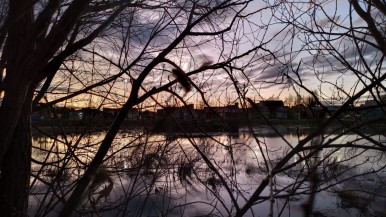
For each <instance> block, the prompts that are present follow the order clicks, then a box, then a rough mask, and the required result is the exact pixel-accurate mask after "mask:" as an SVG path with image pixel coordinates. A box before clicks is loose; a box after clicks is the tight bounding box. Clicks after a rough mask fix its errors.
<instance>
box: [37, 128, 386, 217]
mask: <svg viewBox="0 0 386 217" xmlns="http://www.w3.org/2000/svg"><path fill="white" fill-rule="evenodd" d="M140 134H141V133H140V132H138V133H137V134H136V135H132V134H120V135H119V136H118V138H117V139H116V141H115V143H114V146H113V147H112V148H111V152H110V153H109V156H108V157H107V159H108V160H107V161H106V163H105V166H106V168H109V169H110V170H112V171H116V172H114V174H112V176H113V177H114V178H115V186H114V192H113V193H111V194H110V197H109V198H110V199H109V202H107V203H102V204H98V207H103V206H104V205H108V204H109V203H110V202H114V201H115V202H116V201H118V202H120V203H122V204H128V205H127V206H126V205H124V206H119V207H120V208H119V209H118V210H120V211H119V212H122V213H126V214H125V215H126V216H161V215H162V214H166V213H167V214H168V216H199V215H204V214H207V213H210V212H212V213H213V214H216V215H217V214H219V213H221V214H222V215H225V216H227V215H228V214H227V212H230V213H233V214H234V213H235V208H234V207H233V208H232V206H231V205H232V202H231V199H230V197H229V195H228V193H227V191H226V189H225V187H224V186H223V185H222V184H221V181H220V180H219V179H218V177H217V176H216V175H215V173H214V172H213V171H211V170H210V166H208V165H207V164H206V163H205V162H204V160H203V159H202V157H201V156H200V155H199V153H198V151H197V150H196V149H195V148H198V149H199V150H200V151H201V152H202V153H203V154H205V156H207V157H208V159H209V160H210V161H211V162H212V164H213V165H214V166H215V167H217V168H220V174H221V175H222V176H223V177H224V179H225V181H226V182H227V183H229V184H230V189H231V191H232V194H233V196H234V197H235V199H236V200H237V202H238V204H239V205H240V206H242V205H243V204H244V203H245V199H244V198H249V197H250V196H251V194H252V193H253V191H254V190H255V189H256V188H257V186H258V184H259V183H260V182H261V180H262V179H263V178H264V177H265V176H266V175H267V172H266V164H265V162H268V167H269V168H272V166H273V165H275V163H276V162H277V161H278V160H280V159H281V157H283V155H284V154H285V153H288V152H289V150H290V149H291V147H290V146H289V145H288V144H286V143H285V142H283V139H284V140H286V141H287V142H288V143H290V144H291V145H292V146H294V145H296V144H297V142H298V141H299V139H304V138H305V135H295V134H288V135H285V136H283V138H280V137H277V136H272V135H270V136H258V137H256V138H255V137H253V136H252V135H251V134H249V133H248V132H246V131H240V133H239V134H235V135H232V136H228V135H225V134H217V135H213V136H212V137H210V138H209V137H202V136H201V137H191V138H183V137H178V136H173V137H170V136H163V135H153V136H150V137H140V136H139V135H140ZM335 136H336V135H330V136H328V137H327V138H325V139H324V140H323V141H329V139H334V137H335ZM78 138H79V137H78V136H77V135H74V136H73V137H71V138H67V140H68V141H67V144H71V145H74V144H76V141H77V139H78ZM102 138H103V137H102V135H101V134H95V135H92V136H91V137H89V138H87V139H83V140H81V142H80V143H79V145H78V146H79V150H76V154H77V156H78V158H79V159H78V160H80V161H83V162H82V163H88V162H89V161H90V160H91V158H92V157H93V156H94V154H93V153H94V152H95V150H96V149H97V147H98V145H99V144H100V142H101V140H102ZM373 138H374V139H376V140H377V141H381V142H383V143H384V142H385V137H384V136H379V137H373ZM59 140H60V141H56V142H54V141H53V140H52V139H49V138H34V140H33V142H34V146H35V147H38V149H37V148H34V149H33V157H34V159H37V160H40V161H42V160H44V159H45V158H46V157H47V153H48V152H47V151H43V150H42V149H46V150H51V151H52V152H59V154H56V153H55V154H50V157H49V159H50V160H53V161H55V160H58V159H60V158H62V157H63V156H65V153H66V151H67V150H68V147H67V146H66V145H65V143H66V142H64V140H63V139H60V138H59ZM347 142H352V143H355V144H360V145H366V144H367V145H369V144H368V142H366V141H364V140H363V139H361V138H360V137H358V136H357V135H346V136H344V137H340V138H338V139H334V142H333V143H334V144H345V143H347ZM308 145H309V144H308ZM307 153H309V151H303V152H301V153H300V155H296V156H295V157H293V158H292V159H291V160H290V161H289V162H288V163H289V164H290V163H294V162H297V161H298V160H299V159H300V157H304V156H305V155H307ZM356 154H358V151H353V150H349V149H339V150H338V151H335V152H331V150H329V149H325V150H323V151H322V152H321V153H319V159H322V158H323V157H324V156H329V159H330V161H327V160H326V161H324V162H322V163H321V164H320V165H319V167H321V166H326V165H328V163H329V162H330V163H331V162H332V161H335V162H342V164H343V165H350V166H352V167H353V166H354V165H356V164H361V165H360V168H361V171H366V170H369V169H379V168H380V167H382V166H384V165H385V163H386V161H385V157H384V156H381V155H380V154H379V153H378V152H376V151H367V152H364V153H363V154H361V155H360V156H357V157H356ZM143 156H147V157H143ZM352 157H354V158H353V159H350V160H347V159H349V158H352ZM144 159H145V160H144ZM374 162H377V163H378V164H374ZM182 163H184V164H182ZM189 163H190V164H189ZM68 165H70V166H71V167H73V169H72V171H71V172H70V174H73V175H80V174H81V173H82V171H81V170H80V169H79V168H76V165H79V162H78V163H75V162H69V164H68ZM181 165H185V166H186V165H190V166H191V167H182V166H181ZM306 166H307V164H306V163H305V162H304V161H303V162H301V163H299V164H297V165H296V166H295V167H293V168H291V169H290V170H288V171H290V172H291V171H292V172H296V171H299V169H301V168H304V167H306ZM136 167H138V168H140V170H138V169H137V170H134V169H133V168H136ZM147 167H149V168H147ZM319 167H318V170H319ZM189 168H190V169H192V171H190V172H191V174H190V173H189V174H188V171H185V172H181V171H182V170H183V169H185V170H188V169H189ZM38 169H39V167H38V166H37V165H36V164H35V165H33V171H37V170H38ZM74 171H76V172H74ZM288 171H287V172H288ZM355 171H356V172H358V171H359V169H356V170H350V169H347V168H345V170H344V171H343V172H342V174H340V175H342V178H345V177H348V176H350V175H352V174H353V172H355ZM43 174H44V173H43ZM138 174H146V175H144V176H139V175H138ZM187 174H188V175H187ZM383 174H384V173H383ZM292 175H293V174H292ZM292 175H291V174H288V173H287V174H286V173H279V174H278V175H276V176H275V179H274V183H275V185H274V186H273V188H274V189H273V190H274V193H275V194H276V196H279V195H286V194H288V193H289V192H290V191H291V189H292V188H293V185H292V184H293V183H294V178H295V177H297V178H302V177H301V176H292ZM381 178H382V179H383V180H384V181H385V176H383V177H382V176H381ZM359 179H360V178H358V180H359ZM361 179H362V181H363V180H364V181H366V180H367V179H369V180H370V179H371V178H361ZM358 180H357V179H355V180H353V182H354V181H358ZM359 181H361V180H359ZM366 183H368V182H365V183H362V184H363V185H365V184H366ZM308 184H309V182H307V181H305V182H304V183H303V184H302V185H300V187H299V188H298V189H297V191H296V192H301V191H302V190H304V187H307V186H308ZM326 184H327V182H326ZM344 186H349V187H352V186H354V185H353V184H347V185H339V186H338V187H340V188H342V187H344ZM34 189H35V190H36V189H40V190H42V189H44V187H43V188H42V187H41V188H38V187H37V188H34ZM269 193H270V191H269V188H266V189H265V190H264V191H263V193H262V194H261V196H262V197H264V198H266V197H268V196H269ZM125 195H126V196H125ZM127 195H131V198H129V199H127ZM216 197H217V198H216ZM306 198H307V197H304V196H303V197H301V196H292V197H290V201H289V203H285V202H286V201H285V200H284V199H276V200H275V203H274V213H275V215H276V214H278V213H279V212H280V211H281V210H282V208H283V206H285V207H286V208H285V209H284V210H283V213H282V215H283V216H288V215H289V213H291V216H298V215H301V204H302V203H304V201H305V200H306ZM125 200H127V201H125ZM338 203H339V199H337V197H334V196H333V195H332V194H331V193H328V192H325V191H324V192H321V193H318V194H317V197H316V204H315V210H320V211H321V212H322V213H330V212H331V213H332V215H336V214H339V215H349V214H350V212H346V210H343V209H337V204H338ZM32 204H33V203H32ZM376 204H377V203H376ZM122 209H123V210H124V211H122ZM332 210H333V211H332ZM110 212H111V211H110ZM113 212H118V211H117V210H114V211H113ZM253 212H254V214H255V216H267V215H268V213H269V203H268V202H266V201H265V202H261V203H257V204H256V205H255V206H254V207H253ZM352 212H353V213H356V212H357V210H355V209H354V210H353V209H351V213H352ZM107 213H109V212H107ZM110 214H111V213H110ZM106 215H107V216H108V215H109V214H106ZM247 216H252V212H251V211H249V213H248V214H247Z"/></svg>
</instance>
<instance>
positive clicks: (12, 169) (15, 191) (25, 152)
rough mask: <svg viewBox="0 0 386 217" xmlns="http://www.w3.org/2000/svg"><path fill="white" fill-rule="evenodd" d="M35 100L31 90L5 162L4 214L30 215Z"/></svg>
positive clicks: (0, 195) (0, 201)
mask: <svg viewBox="0 0 386 217" xmlns="http://www.w3.org/2000/svg"><path fill="white" fill-rule="evenodd" d="M31 101H32V94H31V93H29V94H28V96H27V97H26V100H25V101H24V103H23V106H22V108H21V112H20V116H19V119H18V122H17V125H16V127H15V129H14V133H13V135H12V137H11V141H10V144H9V146H8V148H7V149H6V151H5V154H4V158H3V161H2V163H1V177H0V213H1V216H9V217H16V216H20V217H22V216H23V217H25V216H27V211H28V193H29V180H30V171H31V148H32V142H31V119H30V117H31Z"/></svg>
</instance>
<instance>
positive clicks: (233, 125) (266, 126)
mask: <svg viewBox="0 0 386 217" xmlns="http://www.w3.org/2000/svg"><path fill="white" fill-rule="evenodd" d="M322 121H324V120H323V119H301V120H277V119H276V120H269V122H268V123H267V122H266V121H265V120H260V119H259V120H251V121H250V122H249V123H246V122H245V121H238V120H221V119H217V120H200V121H195V120H188V121H176V120H172V119H146V120H125V121H124V122H123V124H122V126H121V130H123V131H132V130H145V131H149V132H153V133H166V134H168V133H180V134H181V133H195V134H197V133H200V132H223V133H235V132H238V131H239V129H244V131H245V130H247V129H248V124H250V126H252V127H253V128H254V132H255V133H256V134H261V135H277V133H280V134H299V135H303V134H308V133H310V132H312V131H313V130H315V129H317V127H318V125H320V124H321V123H322ZM112 123H113V121H112V120H58V121H53V120H41V121H38V122H33V124H32V134H33V135H34V136H38V135H44V134H74V133H94V132H103V131H107V130H108V129H109V128H110V126H111V124H112ZM360 124H361V123H360V122H354V121H350V120H343V121H342V122H338V121H334V122H333V123H332V124H330V126H329V127H328V128H327V129H326V131H327V133H331V132H336V131H340V132H341V131H342V130H347V127H348V126H349V127H353V126H359V125H360ZM345 126H346V127H345ZM357 130H360V131H361V132H363V133H366V132H373V131H374V130H377V131H383V132H385V131H386V123H384V122H381V121H380V122H374V123H371V124H367V125H364V126H362V127H361V128H359V129H357Z"/></svg>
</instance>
